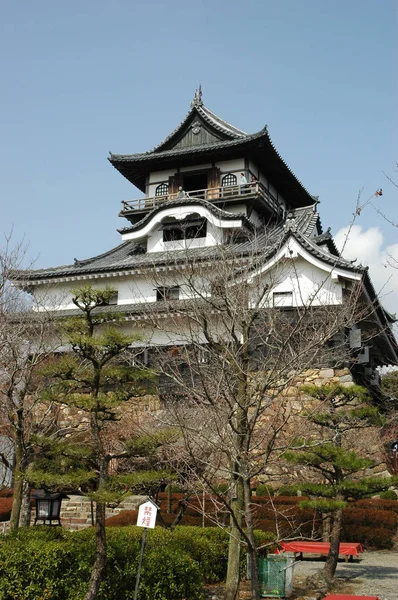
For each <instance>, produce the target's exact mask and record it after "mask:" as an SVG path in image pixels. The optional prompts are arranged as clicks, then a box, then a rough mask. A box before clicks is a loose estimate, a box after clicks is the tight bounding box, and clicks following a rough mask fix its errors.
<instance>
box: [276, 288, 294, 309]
mask: <svg viewBox="0 0 398 600" xmlns="http://www.w3.org/2000/svg"><path fill="white" fill-rule="evenodd" d="M273 300H274V306H275V307H277V308H281V307H284V306H293V292H274V293H273Z"/></svg>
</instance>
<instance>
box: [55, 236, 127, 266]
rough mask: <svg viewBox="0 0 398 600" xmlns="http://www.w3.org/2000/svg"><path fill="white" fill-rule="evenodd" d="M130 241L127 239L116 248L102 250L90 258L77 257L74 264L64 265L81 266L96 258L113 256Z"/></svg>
mask: <svg viewBox="0 0 398 600" xmlns="http://www.w3.org/2000/svg"><path fill="white" fill-rule="evenodd" d="M129 243H130V240H127V241H125V242H122V243H121V244H119V245H118V246H115V248H111V249H110V250H107V251H106V252H102V253H101V254H97V255H96V256H91V257H90V258H84V259H83V260H78V259H77V258H75V262H74V264H73V265H64V266H76V267H80V266H84V265H87V264H89V263H90V262H93V261H94V260H96V259H97V258H105V257H107V256H112V254H114V253H115V252H117V251H118V250H121V249H122V248H123V246H126V245H127V244H129Z"/></svg>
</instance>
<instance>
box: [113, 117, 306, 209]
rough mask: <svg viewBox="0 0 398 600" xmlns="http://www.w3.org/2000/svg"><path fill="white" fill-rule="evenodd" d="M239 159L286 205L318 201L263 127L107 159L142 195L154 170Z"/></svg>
mask: <svg viewBox="0 0 398 600" xmlns="http://www.w3.org/2000/svg"><path fill="white" fill-rule="evenodd" d="M242 157H245V158H248V159H252V160H253V162H255V163H256V164H257V165H258V167H259V169H260V170H261V171H262V172H263V173H264V175H265V176H266V177H268V178H269V180H270V182H271V183H272V184H273V185H274V186H275V187H276V188H277V189H278V191H279V192H280V193H281V194H282V195H283V196H284V197H285V199H286V201H287V203H288V204H289V206H292V207H299V206H308V205H310V204H316V203H317V199H316V198H315V197H314V196H312V195H311V194H310V193H309V192H308V191H307V190H306V189H305V187H304V186H303V184H302V183H301V182H300V181H299V179H298V178H297V177H296V176H295V175H294V173H293V172H292V171H291V170H290V169H289V167H288V166H287V164H286V163H285V162H284V160H283V159H282V157H281V156H280V155H279V153H278V151H277V150H276V148H275V146H274V145H273V143H272V141H271V138H270V137H269V134H268V131H267V129H266V128H264V129H262V130H261V131H259V132H258V133H255V134H252V135H247V136H245V137H244V138H239V139H234V140H229V141H222V142H217V143H214V144H204V145H202V146H193V147H189V148H177V149H172V150H164V151H160V152H153V151H152V152H145V153H143V154H130V155H123V154H111V156H110V157H109V158H108V160H109V162H110V163H111V164H112V166H113V167H114V168H115V169H117V170H118V171H119V172H120V173H121V174H122V175H123V176H124V177H126V179H128V180H129V181H130V182H131V183H132V184H134V185H135V186H136V187H137V188H139V189H140V190H141V191H142V192H144V191H145V184H146V180H147V177H148V175H149V173H151V172H153V171H157V170H167V169H174V170H176V169H179V168H181V167H189V166H195V165H197V164H198V162H201V163H215V162H218V161H221V160H232V159H234V158H242Z"/></svg>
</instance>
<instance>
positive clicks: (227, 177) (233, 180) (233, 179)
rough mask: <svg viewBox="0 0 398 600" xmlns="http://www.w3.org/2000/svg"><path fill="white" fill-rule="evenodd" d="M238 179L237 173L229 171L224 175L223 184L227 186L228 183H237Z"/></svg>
mask: <svg viewBox="0 0 398 600" xmlns="http://www.w3.org/2000/svg"><path fill="white" fill-rule="evenodd" d="M237 182H238V180H237V179H236V175H234V174H233V173H228V175H224V177H223V178H222V182H221V183H222V186H223V187H226V186H228V185H236V184H237Z"/></svg>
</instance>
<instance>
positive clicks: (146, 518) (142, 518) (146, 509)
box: [134, 500, 158, 600]
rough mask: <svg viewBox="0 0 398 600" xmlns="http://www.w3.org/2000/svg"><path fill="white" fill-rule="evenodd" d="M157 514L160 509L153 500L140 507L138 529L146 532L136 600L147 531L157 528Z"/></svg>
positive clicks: (142, 547) (143, 538)
mask: <svg viewBox="0 0 398 600" xmlns="http://www.w3.org/2000/svg"><path fill="white" fill-rule="evenodd" d="M157 512H158V507H157V506H156V504H155V503H154V502H152V501H151V500H148V501H147V502H144V504H140V506H139V508H138V518H137V525H138V527H143V528H144V531H143V532H142V540H141V553H140V560H139V563H138V570H137V579H136V581H135V590H134V600H137V598H138V588H139V585H140V576H141V568H142V560H143V558H144V550H145V543H146V531H147V529H154V528H155V524H156V514H157Z"/></svg>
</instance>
